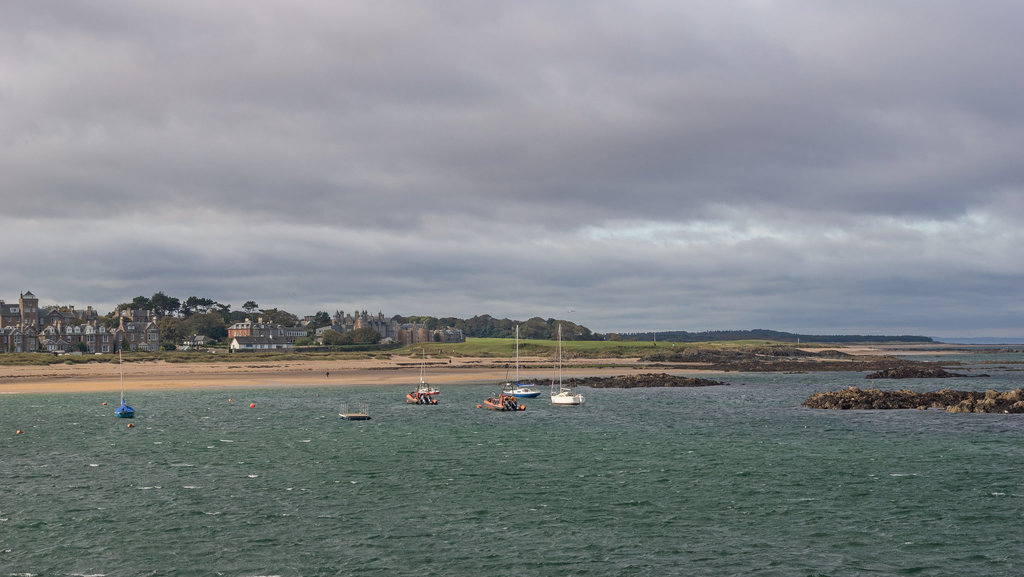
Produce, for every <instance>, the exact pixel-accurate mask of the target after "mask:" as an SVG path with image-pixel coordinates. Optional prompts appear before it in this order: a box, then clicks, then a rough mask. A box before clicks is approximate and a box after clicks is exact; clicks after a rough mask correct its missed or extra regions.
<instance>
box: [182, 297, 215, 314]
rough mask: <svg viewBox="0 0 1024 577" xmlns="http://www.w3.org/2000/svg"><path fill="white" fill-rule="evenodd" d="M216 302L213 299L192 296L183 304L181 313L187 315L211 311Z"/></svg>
mask: <svg viewBox="0 0 1024 577" xmlns="http://www.w3.org/2000/svg"><path fill="white" fill-rule="evenodd" d="M216 304H217V303H216V302H215V301H214V300H213V299H208V298H199V297H196V296H191V297H188V298H187V299H185V302H184V303H183V304H182V306H181V314H182V316H186V317H187V316H189V315H192V314H195V313H200V314H205V313H208V312H210V311H211V310H212V309H213V307H214V305H216Z"/></svg>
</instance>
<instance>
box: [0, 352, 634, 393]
mask: <svg viewBox="0 0 1024 577" xmlns="http://www.w3.org/2000/svg"><path fill="white" fill-rule="evenodd" d="M507 364H508V361H506V360H504V359H488V358H456V359H452V360H451V362H449V360H448V359H437V360H429V359H428V360H427V363H426V380H427V381H428V382H430V383H431V384H435V385H444V384H446V383H471V382H486V381H495V382H497V381H500V380H502V379H504V378H506V373H507V368H506V366H507ZM588 364H594V365H602V366H601V368H573V367H567V368H565V369H564V370H563V375H564V376H565V377H566V378H569V377H574V376H593V375H609V376H610V375H621V374H630V373H635V372H642V370H643V369H644V367H643V366H642V365H638V364H636V363H635V360H633V359H607V360H598V359H590V360H588ZM608 365H612V366H611V367H609V366H608ZM521 374H522V376H523V377H524V378H529V379H536V380H540V379H548V378H550V377H551V374H552V368H551V359H524V360H523V366H522V369H521ZM419 378H420V361H419V359H414V358H409V357H393V358H391V359H359V360H340V361H339V360H331V361H266V360H262V359H261V360H252V361H249V360H247V359H246V358H245V357H244V356H240V357H239V358H238V360H237V362H234V361H233V360H232V361H221V362H211V363H201V362H191V363H168V362H166V361H151V362H146V361H143V362H131V363H127V362H126V363H124V379H125V385H126V387H127V388H128V389H129V390H132V391H139V390H150V389H185V388H218V387H221V388H243V387H282V386H356V385H358V386H365V385H405V384H408V385H413V384H416V383H418V382H419ZM120 387H121V373H120V370H119V367H118V364H117V363H111V362H96V363H86V364H53V365H47V366H0V394H18V393H64V392H102V391H118V390H120Z"/></svg>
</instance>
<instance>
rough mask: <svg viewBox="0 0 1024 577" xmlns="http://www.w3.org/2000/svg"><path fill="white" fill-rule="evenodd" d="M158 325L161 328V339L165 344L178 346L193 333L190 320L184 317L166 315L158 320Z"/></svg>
mask: <svg viewBox="0 0 1024 577" xmlns="http://www.w3.org/2000/svg"><path fill="white" fill-rule="evenodd" d="M156 325H157V327H159V328H160V340H161V341H162V342H163V343H164V344H169V345H172V346H177V345H179V344H180V343H181V342H182V341H184V340H185V338H186V337H189V336H190V335H191V334H190V333H189V327H188V321H186V320H184V319H179V318H175V317H171V316H164V317H161V318H160V320H158V321H157V322H156Z"/></svg>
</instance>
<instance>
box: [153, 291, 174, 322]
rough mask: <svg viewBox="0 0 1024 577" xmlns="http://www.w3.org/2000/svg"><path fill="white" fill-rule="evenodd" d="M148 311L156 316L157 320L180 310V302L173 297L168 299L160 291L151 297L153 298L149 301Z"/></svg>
mask: <svg viewBox="0 0 1024 577" xmlns="http://www.w3.org/2000/svg"><path fill="white" fill-rule="evenodd" d="M149 304H150V309H151V310H152V311H153V313H155V314H156V316H157V318H162V317H164V316H167V315H170V314H174V313H176V312H177V311H178V309H180V308H181V301H179V300H178V299H176V298H174V297H169V296H167V295H166V294H164V293H163V291H160V292H158V293H156V294H155V295H153V298H151V299H149Z"/></svg>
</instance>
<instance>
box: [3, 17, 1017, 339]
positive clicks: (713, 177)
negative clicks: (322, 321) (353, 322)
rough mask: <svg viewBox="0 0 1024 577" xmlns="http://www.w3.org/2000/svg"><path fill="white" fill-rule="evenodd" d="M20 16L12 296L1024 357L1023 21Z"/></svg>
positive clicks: (7, 281) (104, 305)
mask: <svg viewBox="0 0 1024 577" xmlns="http://www.w3.org/2000/svg"><path fill="white" fill-rule="evenodd" d="M3 12H4V14H3V18H0V175H3V176H2V180H0V190H2V200H0V202H2V210H0V231H3V236H4V238H5V239H6V243H5V244H6V250H5V251H4V256H3V260H2V262H3V266H2V267H0V299H4V300H6V301H7V302H17V299H18V296H19V294H20V293H22V292H24V291H32V292H33V293H34V294H35V295H36V296H37V297H38V298H39V299H40V304H41V305H43V306H46V305H48V304H61V305H66V304H71V305H74V306H76V307H78V308H85V307H86V306H93V307H94V308H98V309H99V310H100V311H101V314H102V313H105V312H109V311H111V310H113V308H114V307H115V306H116V305H117V304H118V303H123V302H129V301H131V300H132V299H133V298H134V297H136V296H146V297H149V296H152V295H153V294H155V293H157V292H163V293H165V294H167V295H168V296H172V297H175V298H179V299H181V300H182V301H184V300H185V299H186V298H188V297H189V296H198V297H202V298H211V299H213V300H215V301H217V302H220V303H223V304H229V305H231V306H232V308H233V309H236V310H238V309H241V308H242V304H243V303H244V302H246V301H250V300H251V301H254V302H256V303H257V304H258V305H259V306H260V307H261V308H267V309H269V308H277V309H281V310H286V311H288V312H291V313H294V314H297V315H299V316H304V315H311V314H314V313H316V312H318V311H327V312H330V313H333V312H335V311H337V310H344V311H346V312H352V311H356V310H368V311H370V312H372V313H376V312H384V313H385V314H386V315H388V316H390V315H394V314H401V315H430V316H435V317H447V316H455V317H463V318H468V317H472V316H475V315H483V314H489V315H491V316H494V317H497V318H511V319H517V320H526V319H528V318H531V317H541V318H558V319H568V320H571V321H573V322H576V323H579V324H582V325H585V326H587V327H589V328H590V329H591V330H594V331H597V332H602V333H607V332H645V331H664V330H687V331H705V330H720V329H721V330H724V329H755V328H764V329H773V330H781V331H791V332H798V333H805V334H883V335H886V334H888V335H902V334H913V335H926V336H932V337H940V338H941V337H1021V336H1024V298H1022V297H1024V257H1022V247H1024V158H1022V151H1024V104H1022V103H1024V74H1021V73H1020V70H1021V69H1020V55H1021V54H1024V35H1022V34H1020V29H1021V26H1022V25H1024V3H1021V2H1018V1H1016V0H1008V1H990V0H981V1H979V2H971V3H964V2H959V1H957V2H953V1H944V0H928V1H924V0H922V1H895V2H860V1H844V0H838V1H834V2H820V1H807V0H789V1H786V2H781V1H779V2H776V1H772V0H736V1H730V2H721V1H718V0H709V1H701V0H696V1H687V2H678V1H672V0H666V1H653V0H631V1H629V2H622V1H618V2H609V1H604V0H587V1H572V0H566V1H559V2H551V1H537V0H517V1H516V2H475V1H443V0H442V1H436V2H423V1H408V2H405V1H388V0H372V1H358V0H357V1H346V2H337V1H336V0H324V1H320V0H305V1H302V2H294V1H273V0H244V1H243V0H220V1H217V2H209V1H206V0H203V1H196V0H174V1H164V0H154V1H147V2H137V1H135V0H109V1H104V0H91V1H80V2H79V1H76V2H36V1H34V0H12V1H11V2H6V3H5V4H4V9H3Z"/></svg>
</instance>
